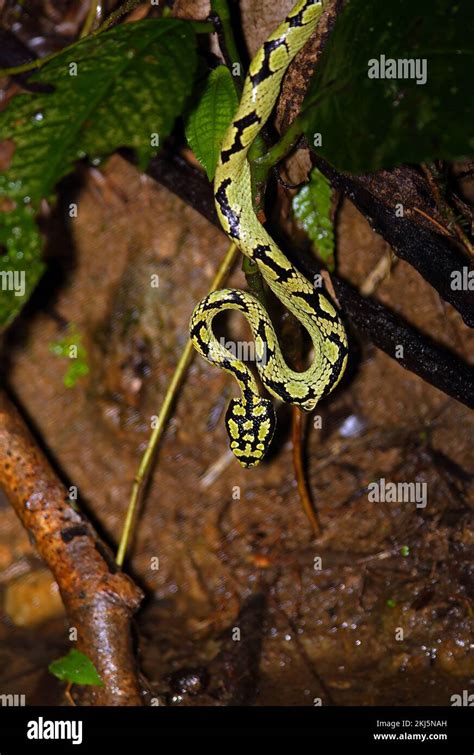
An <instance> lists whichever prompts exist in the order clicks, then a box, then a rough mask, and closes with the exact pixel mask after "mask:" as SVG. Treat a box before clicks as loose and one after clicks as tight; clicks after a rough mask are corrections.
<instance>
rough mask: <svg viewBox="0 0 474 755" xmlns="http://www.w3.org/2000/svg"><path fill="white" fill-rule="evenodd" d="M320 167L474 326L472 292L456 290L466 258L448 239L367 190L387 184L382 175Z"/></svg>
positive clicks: (320, 162) (400, 254)
mask: <svg viewBox="0 0 474 755" xmlns="http://www.w3.org/2000/svg"><path fill="white" fill-rule="evenodd" d="M314 162H315V163H316V164H317V166H318V168H319V169H320V170H321V171H322V172H323V173H324V175H325V176H327V178H329V180H330V181H331V183H332V185H333V186H334V187H335V188H336V189H339V190H340V191H342V192H343V193H344V194H345V195H346V196H348V197H349V199H350V200H351V201H352V202H353V203H354V204H355V206H356V207H357V209H358V210H360V212H361V213H362V214H363V215H364V216H365V217H366V218H367V220H368V221H369V222H370V224H371V226H372V228H373V229H374V231H376V232H377V233H380V235H381V236H383V238H384V239H385V241H387V243H388V244H390V246H391V248H392V249H393V251H394V252H395V254H396V255H397V256H398V257H400V259H402V260H405V261H406V262H409V263H410V265H412V266H413V267H414V268H415V269H416V270H417V271H418V272H419V273H420V275H422V276H423V278H424V279H425V280H426V281H427V282H428V283H429V284H430V285H431V286H433V288H435V289H436V291H437V292H438V293H439V294H440V296H442V297H443V299H445V300H446V301H447V302H449V303H450V304H451V305H452V306H453V307H455V309H457V310H458V312H459V313H460V314H461V316H462V318H463V320H464V322H465V323H466V325H469V326H470V327H474V307H473V305H472V292H471V291H468V290H460V291H459V290H455V289H453V288H452V282H453V278H452V273H454V272H458V273H460V275H461V280H462V269H463V268H465V267H466V266H467V260H466V258H465V257H464V255H463V254H462V253H461V252H460V251H459V250H458V249H457V247H456V246H455V245H454V244H453V243H451V242H450V241H449V240H448V239H446V238H445V237H444V236H441V235H440V234H438V233H436V232H432V231H429V230H428V229H426V228H424V227H423V226H422V225H421V224H420V223H415V222H414V221H413V220H411V219H410V218H407V217H397V216H396V215H395V207H389V206H388V205H387V204H385V203H384V202H381V201H380V200H379V199H378V198H377V197H376V196H374V194H373V193H372V192H371V191H369V190H368V189H367V188H366V187H367V184H368V183H369V182H372V183H373V182H374V181H378V182H379V183H380V182H382V181H383V178H382V177H381V176H379V175H378V174H377V175H374V176H370V177H369V176H367V177H366V176H360V177H357V176H349V175H346V174H343V173H338V172H337V171H336V170H335V169H334V168H333V167H332V166H331V165H329V163H327V162H325V161H324V160H320V159H316V158H314Z"/></svg>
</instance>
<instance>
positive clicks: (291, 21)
mask: <svg viewBox="0 0 474 755" xmlns="http://www.w3.org/2000/svg"><path fill="white" fill-rule="evenodd" d="M311 5H320V2H319V0H316V1H315V2H313V3H311V2H309V3H306V5H305V6H304V8H302V9H301V10H300V11H299V13H297V14H296V15H295V16H292V15H291V14H290V15H288V16H287V17H286V23H287V24H288V26H289V27H290V28H291V29H297V28H301V27H302V26H306V25H307V23H309V22H307V23H306V24H305V22H304V14H305V13H306V11H307V10H308V8H309V7H311Z"/></svg>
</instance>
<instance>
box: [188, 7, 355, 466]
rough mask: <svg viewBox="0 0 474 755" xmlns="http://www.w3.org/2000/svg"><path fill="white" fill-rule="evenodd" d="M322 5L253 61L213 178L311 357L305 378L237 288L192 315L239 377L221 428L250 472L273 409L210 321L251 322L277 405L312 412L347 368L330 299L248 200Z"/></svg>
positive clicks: (271, 40)
mask: <svg viewBox="0 0 474 755" xmlns="http://www.w3.org/2000/svg"><path fill="white" fill-rule="evenodd" d="M322 10H323V3H322V2H321V0H299V2H297V3H296V5H295V6H294V7H293V9H292V10H291V11H290V13H289V14H288V16H287V17H286V19H285V20H284V21H283V23H282V24H280V26H279V27H278V28H277V29H276V30H275V31H274V32H273V34H271V35H270V36H269V37H268V39H267V40H266V41H265V42H264V44H263V46H262V47H261V48H260V50H259V51H258V52H257V54H256V55H255V57H254V58H253V60H252V62H251V64H250V67H249V71H248V74H247V77H246V79H245V83H244V88H243V92H242V97H241V100H240V104H239V106H238V109H237V113H236V114H235V116H234V119H233V121H232V123H231V125H230V126H229V128H228V130H227V133H226V134H225V136H224V140H223V143H222V148H221V153H220V158H219V162H218V166H217V169H216V174H215V180H214V195H215V203H216V208H217V213H218V216H219V220H220V222H221V225H222V227H223V229H224V231H225V232H226V234H227V235H228V236H229V238H230V239H231V240H232V241H234V242H235V244H236V245H237V247H238V248H239V249H240V251H241V252H242V253H243V254H245V255H246V256H247V257H248V258H249V259H250V260H253V261H254V262H255V263H256V264H257V266H258V269H259V271H260V273H261V274H262V276H263V278H264V279H265V281H266V283H267V284H268V286H269V287H270V289H271V290H272V291H273V293H274V294H275V295H276V296H277V297H278V299H279V300H280V301H281V302H282V303H283V304H284V305H285V307H286V308H287V309H288V310H289V311H290V312H292V314H293V315H294V316H295V317H296V318H297V319H298V320H299V321H300V322H301V323H302V325H303V326H304V327H305V328H306V330H307V331H308V333H309V335H310V336H311V340H312V343H313V347H314V359H313V362H312V364H311V366H310V367H309V368H308V369H307V370H306V371H304V372H295V371H293V370H291V369H290V368H289V367H288V365H287V364H286V362H285V360H284V358H283V355H282V353H281V350H280V346H279V344H278V339H277V336H276V333H275V330H274V328H273V325H272V323H271V320H270V318H269V316H268V314H267V312H266V311H265V309H264V307H263V306H262V304H261V303H260V301H259V300H258V299H257V298H256V297H255V296H253V295H252V294H250V293H247V292H245V291H237V290H233V289H223V290H220V291H214V292H213V293H211V294H209V295H208V296H206V297H205V299H203V300H202V301H201V302H200V303H199V304H198V305H197V306H196V308H195V309H194V312H193V314H192V317H191V322H190V337H191V340H192V343H193V346H194V347H195V348H196V350H197V351H198V352H199V353H200V354H201V355H202V356H203V357H204V358H205V359H206V360H207V361H208V362H210V363H211V364H214V365H216V366H218V367H220V368H221V369H223V370H226V371H227V372H229V373H230V374H231V375H233V376H234V377H235V379H236V380H237V383H238V385H239V387H240V389H241V397H240V398H234V399H232V400H231V401H230V404H229V407H228V410H227V414H226V418H225V422H226V427H227V432H228V434H229V439H230V447H231V450H232V451H233V453H234V454H235V456H236V458H237V459H238V461H239V462H240V463H241V465H242V466H244V467H252V466H255V465H256V464H258V463H259V462H260V461H261V460H262V458H263V457H264V456H265V454H266V452H267V451H268V448H269V446H270V443H271V440H272V437H273V433H274V430H275V426H276V417H275V411H274V408H273V405H272V402H271V400H270V399H268V398H263V397H261V396H260V393H259V388H258V385H257V382H256V380H255V377H254V375H253V373H252V372H251V370H250V369H249V368H248V366H247V365H246V364H245V363H244V362H243V361H241V360H240V359H238V358H236V356H235V355H233V354H232V353H231V352H230V351H229V350H228V349H226V348H225V346H224V345H223V344H221V343H220V342H219V341H218V340H217V338H216V337H215V335H214V333H213V331H212V321H213V319H214V317H215V316H216V315H217V314H219V313H220V312H222V311H224V310H227V309H234V310H238V311H240V312H242V313H243V315H244V316H245V317H246V319H247V321H248V323H249V325H250V327H251V330H252V334H253V337H254V341H255V354H256V364H257V368H258V372H259V375H260V378H261V381H262V383H263V385H264V386H265V388H266V389H267V390H268V391H269V393H271V394H272V395H273V396H275V397H276V398H278V399H281V400H282V401H284V402H286V403H289V404H294V405H296V406H299V407H300V408H301V409H303V410H305V411H311V410H313V409H314V407H315V406H316V404H317V402H318V401H319V400H320V399H321V397H322V396H324V395H326V394H328V393H329V392H330V391H332V390H333V388H335V386H336V385H337V384H338V382H339V380H340V379H341V377H342V374H343V372H344V370H345V367H346V363H347V354H348V349H347V337H346V332H345V329H344V326H343V324H342V322H341V320H340V319H339V316H338V314H337V312H336V310H335V308H334V306H333V305H332V304H331V302H330V301H329V300H328V299H327V298H326V297H325V296H324V295H323V294H322V293H321V292H320V291H318V290H316V288H315V286H313V285H312V284H311V283H310V282H309V281H308V280H307V279H306V278H305V277H304V276H303V275H302V274H301V273H300V272H299V271H298V270H297V269H296V268H295V267H294V265H293V264H292V263H291V262H290V261H289V259H288V258H287V257H286V256H285V254H283V252H282V251H281V249H279V248H278V246H277V245H276V243H275V242H274V241H273V239H272V238H271V237H270V236H269V234H268V233H267V232H266V230H265V229H264V227H263V226H262V225H261V223H260V222H259V220H258V218H257V216H256V214H255V211H254V208H253V204H252V187H251V174H250V165H249V162H248V159H247V155H248V151H249V148H250V146H251V144H252V142H253V141H254V139H255V137H256V136H257V134H258V133H259V132H260V130H261V128H262V127H263V125H264V124H265V122H266V121H267V119H268V118H269V116H270V114H271V112H272V110H273V107H274V105H275V102H276V99H277V97H278V94H279V91H280V85H281V81H282V79H283V76H284V74H285V71H286V70H287V68H288V66H289V64H290V63H291V61H292V60H293V58H294V57H295V55H296V54H297V53H298V52H299V50H300V49H301V48H302V47H303V45H304V44H305V43H306V41H307V40H308V38H309V37H310V35H311V34H312V32H313V31H314V29H315V28H316V25H317V23H318V20H319V18H320V16H321V13H322Z"/></svg>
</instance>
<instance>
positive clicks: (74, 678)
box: [48, 650, 104, 687]
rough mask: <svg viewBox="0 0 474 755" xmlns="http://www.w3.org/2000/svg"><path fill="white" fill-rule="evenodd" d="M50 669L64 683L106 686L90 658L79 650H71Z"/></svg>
mask: <svg viewBox="0 0 474 755" xmlns="http://www.w3.org/2000/svg"><path fill="white" fill-rule="evenodd" d="M48 669H49V671H50V672H51V673H52V674H54V676H57V678H58V679H61V681H63V682H70V683H71V684H84V685H93V686H95V687H103V686H104V682H103V681H102V679H101V678H100V676H99V674H98V673H97V670H96V668H95V666H94V664H93V663H92V661H91V660H90V658H88V657H87V655H85V654H84V653H81V652H79V650H70V651H69V653H68V654H67V655H65V656H63V657H62V658H58V659H57V660H56V661H53V662H52V663H50V664H49V666H48Z"/></svg>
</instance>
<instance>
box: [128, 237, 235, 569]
mask: <svg viewBox="0 0 474 755" xmlns="http://www.w3.org/2000/svg"><path fill="white" fill-rule="evenodd" d="M237 254H238V249H237V247H236V245H235V244H234V243H232V244H230V246H229V248H228V250H227V252H226V255H225V257H224V259H223V260H222V262H221V264H220V266H219V269H218V270H217V272H216V275H215V277H214V280H213V281H212V283H211V287H210V289H209V291H215V290H216V289H218V288H220V286H221V285H222V284H223V282H224V280H225V279H226V277H227V275H228V273H229V270H230V268H231V267H232V264H233V263H234V261H235V259H236V257H237ZM193 355H194V351H193V345H192V342H191V340H188V342H187V343H186V346H185V348H184V350H183V352H182V354H181V357H180V359H179V362H178V364H177V365H176V369H175V371H174V374H173V377H172V378H171V382H170V384H169V386H168V389H167V391H166V394H165V398H164V400H163V403H162V405H161V409H160V412H159V414H158V417H157V420H156V425H155V427H154V428H153V432H152V434H151V436H150V440H149V441H148V445H147V447H146V449H145V453H144V454H143V456H142V459H141V462H140V466H139V467H138V471H137V474H136V476H135V479H134V482H133V487H132V494H131V496H130V503H129V505H128V510H127V515H126V517H125V523H124V526H123V530H122V536H121V538H120V544H119V548H118V551H117V559H116V560H117V564H118V565H119V566H122V565H123V562H124V559H125V554H126V552H127V546H128V543H129V542H130V538H131V534H132V530H133V523H134V519H135V512H136V510H137V506H138V503H139V501H140V497H141V493H142V490H143V486H144V484H145V482H146V480H147V479H148V475H149V473H150V469H151V465H152V462H153V457H154V454H155V451H156V448H157V445H158V443H159V441H160V439H161V437H162V435H163V431H164V429H165V427H166V423H167V421H168V419H169V415H170V411H171V408H172V406H173V403H174V400H175V398H176V395H177V392H178V390H179V388H180V386H181V383H182V381H183V378H184V376H185V374H186V371H187V369H188V367H189V365H190V364H191V360H192V357H193Z"/></svg>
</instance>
